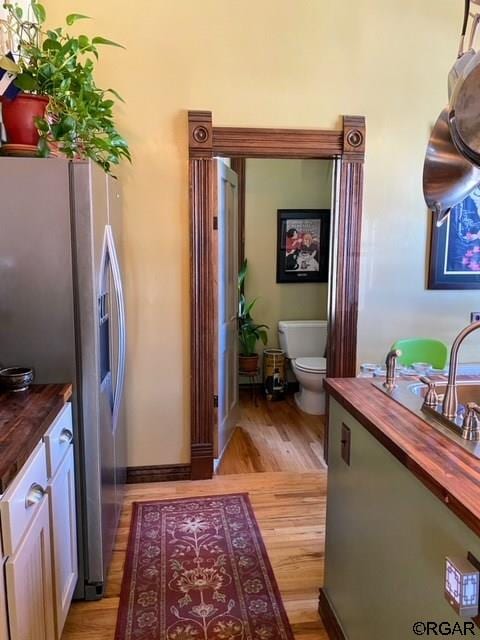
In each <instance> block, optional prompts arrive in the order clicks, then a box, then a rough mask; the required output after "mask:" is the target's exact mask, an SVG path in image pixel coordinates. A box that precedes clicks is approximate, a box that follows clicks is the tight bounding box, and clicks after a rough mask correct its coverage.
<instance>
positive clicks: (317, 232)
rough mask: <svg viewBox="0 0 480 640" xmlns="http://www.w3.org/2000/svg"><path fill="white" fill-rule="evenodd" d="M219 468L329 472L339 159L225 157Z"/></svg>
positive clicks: (220, 203) (221, 178)
mask: <svg viewBox="0 0 480 640" xmlns="http://www.w3.org/2000/svg"><path fill="white" fill-rule="evenodd" d="M217 176H218V196H217V216H218V225H217V226H218V241H217V256H218V266H217V273H218V301H217V310H218V354H217V363H218V365H217V372H218V381H217V395H218V412H217V426H216V427H217V428H216V430H215V434H214V435H215V441H214V455H215V458H216V464H215V470H216V472H217V473H220V474H230V473H246V472H252V471H315V470H317V469H322V470H323V469H324V468H325V463H324V456H323V440H324V424H325V394H324V391H323V379H324V378H325V376H326V339H327V332H328V289H329V273H328V272H329V264H330V262H331V255H330V248H331V245H332V239H331V237H330V236H331V233H330V232H331V224H330V222H331V205H332V180H333V162H332V161H331V160H312V159H269V158H261V159H258V158H255V159H249V158H247V159H239V158H233V159H226V158H220V159H218V160H217Z"/></svg>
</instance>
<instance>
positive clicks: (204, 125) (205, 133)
mask: <svg viewBox="0 0 480 640" xmlns="http://www.w3.org/2000/svg"><path fill="white" fill-rule="evenodd" d="M212 145H213V127H212V113H211V112H210V111H189V112H188V150H189V157H190V158H211V157H212V156H213V147H212Z"/></svg>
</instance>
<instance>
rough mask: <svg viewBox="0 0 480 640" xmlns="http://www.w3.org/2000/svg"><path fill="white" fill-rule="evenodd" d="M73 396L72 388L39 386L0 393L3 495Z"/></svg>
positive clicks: (1, 483) (0, 479) (50, 385)
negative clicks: (15, 391)
mask: <svg viewBox="0 0 480 640" xmlns="http://www.w3.org/2000/svg"><path fill="white" fill-rule="evenodd" d="M71 396H72V386H71V385H70V384H37V385H32V386H31V387H30V389H28V391H22V392H19V393H11V392H0V494H1V493H4V491H5V489H6V488H7V486H8V484H9V483H10V482H11V481H12V480H13V478H14V477H15V475H16V474H17V472H18V471H19V470H20V469H21V467H22V466H23V465H24V464H25V462H26V461H27V460H28V458H29V456H30V454H31V453H32V451H33V450H34V449H35V447H36V446H37V444H38V443H39V442H40V440H41V439H42V437H43V435H44V434H45V432H46V431H47V430H48V427H49V426H50V424H51V423H52V422H53V420H54V419H55V416H56V415H57V413H58V412H59V411H60V409H61V408H62V407H63V405H64V404H65V403H66V402H68V401H69V400H70V398H71Z"/></svg>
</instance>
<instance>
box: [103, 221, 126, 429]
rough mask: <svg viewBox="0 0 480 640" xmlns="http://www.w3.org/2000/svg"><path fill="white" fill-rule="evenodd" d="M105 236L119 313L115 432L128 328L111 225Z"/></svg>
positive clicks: (113, 415)
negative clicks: (126, 326)
mask: <svg viewBox="0 0 480 640" xmlns="http://www.w3.org/2000/svg"><path fill="white" fill-rule="evenodd" d="M105 237H106V244H107V250H108V254H109V257H110V267H111V270H112V278H113V284H114V289H115V298H116V307H117V315H118V359H117V375H116V385H115V389H114V391H113V410H112V430H113V432H114V433H115V431H116V429H117V422H118V415H119V413H120V406H121V403H122V399H123V389H124V383H125V360H126V329H125V300H124V296H123V285H122V277H121V272H120V264H119V262H118V256H117V250H116V247H115V240H114V237H113V231H112V227H111V225H107V226H106V228H105Z"/></svg>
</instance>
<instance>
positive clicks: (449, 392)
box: [442, 321, 480, 420]
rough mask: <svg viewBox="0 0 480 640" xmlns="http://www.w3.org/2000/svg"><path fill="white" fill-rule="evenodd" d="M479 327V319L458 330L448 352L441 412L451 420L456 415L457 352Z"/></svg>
mask: <svg viewBox="0 0 480 640" xmlns="http://www.w3.org/2000/svg"><path fill="white" fill-rule="evenodd" d="M477 329H480V321H477V322H472V323H471V324H469V325H468V326H466V327H465V328H464V329H462V330H461V331H460V333H459V334H458V336H457V337H456V338H455V340H454V342H453V345H452V350H451V352H450V367H449V369H448V384H447V389H446V391H445V397H444V399H443V405H442V413H443V415H444V416H445V417H446V418H449V419H450V420H452V419H453V418H455V417H456V415H457V410H458V398H457V369H458V352H459V349H460V347H461V345H462V342H463V341H464V340H465V338H466V337H467V336H469V335H470V334H471V333H473V332H474V331H476V330H477Z"/></svg>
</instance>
